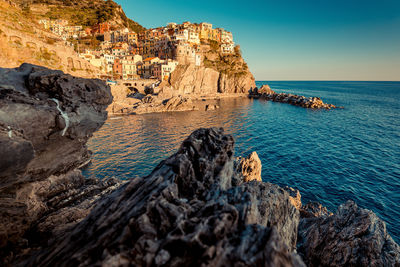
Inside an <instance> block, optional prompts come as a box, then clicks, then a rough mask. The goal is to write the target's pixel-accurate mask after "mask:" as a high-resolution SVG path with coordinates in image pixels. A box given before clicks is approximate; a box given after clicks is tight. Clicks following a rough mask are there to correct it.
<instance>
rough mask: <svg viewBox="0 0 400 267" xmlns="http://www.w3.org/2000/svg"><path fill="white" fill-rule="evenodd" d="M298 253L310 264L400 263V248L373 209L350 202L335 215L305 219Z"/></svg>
mask: <svg viewBox="0 0 400 267" xmlns="http://www.w3.org/2000/svg"><path fill="white" fill-rule="evenodd" d="M298 248H299V252H300V253H301V254H303V259H304V260H305V262H306V263H307V265H308V266H310V267H313V266H400V247H399V245H397V244H396V243H395V242H394V241H393V239H392V238H391V237H390V236H389V234H388V233H387V231H386V224H385V223H384V222H383V221H382V220H381V219H379V218H378V217H377V216H376V214H375V213H373V212H372V211H369V210H366V209H362V208H359V207H358V206H357V205H356V204H355V203H354V202H352V201H348V202H346V203H345V204H343V205H341V206H340V207H339V208H338V210H337V212H336V213H335V214H334V215H331V216H327V214H326V213H325V212H322V213H321V214H320V215H316V217H309V218H303V219H302V220H301V222H300V225H299V244H298Z"/></svg>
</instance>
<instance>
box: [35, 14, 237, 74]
mask: <svg viewBox="0 0 400 267" xmlns="http://www.w3.org/2000/svg"><path fill="white" fill-rule="evenodd" d="M40 23H41V24H43V25H44V27H45V28H47V29H50V30H51V31H53V32H54V33H56V34H58V35H60V36H62V37H63V39H64V37H67V39H69V38H77V39H79V38H83V37H85V36H88V35H92V36H93V35H94V36H96V38H97V39H98V40H100V41H101V43H100V47H99V48H98V49H97V50H95V51H92V50H86V51H85V53H83V54H80V56H81V57H82V58H84V59H86V60H88V61H89V62H90V63H91V64H92V65H94V66H96V67H99V68H100V69H101V70H103V71H104V72H105V73H106V74H107V75H109V76H110V77H112V78H114V79H123V80H129V79H138V78H145V79H148V78H157V79H159V80H164V79H168V77H169V75H170V73H171V72H172V71H174V69H175V68H176V66H177V65H179V64H194V65H196V66H201V64H202V62H203V59H204V54H205V53H206V52H208V51H209V50H210V49H213V50H216V51H215V52H219V53H222V54H232V53H234V47H235V43H234V41H233V35H232V33H231V32H229V31H226V30H224V29H222V28H216V29H214V28H213V25H212V24H210V23H204V22H203V23H190V22H184V23H182V24H176V23H169V24H168V25H167V26H165V27H159V28H154V29H149V30H146V31H143V32H140V33H138V34H137V33H135V32H132V31H129V30H128V29H118V30H114V28H116V27H111V25H109V24H108V23H101V24H98V25H95V26H93V27H91V28H86V29H83V28H82V27H81V26H68V22H66V21H62V20H57V21H49V20H42V21H40ZM74 27H75V28H74ZM71 36H72V37H71Z"/></svg>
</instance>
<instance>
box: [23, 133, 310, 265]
mask: <svg viewBox="0 0 400 267" xmlns="http://www.w3.org/2000/svg"><path fill="white" fill-rule="evenodd" d="M233 149H234V141H233V138H232V136H229V135H225V134H224V132H223V130H222V129H199V130H197V131H195V132H194V133H193V134H192V135H190V136H189V138H187V139H186V140H185V141H184V142H183V144H182V146H181V148H180V149H179V151H178V152H177V153H176V154H174V155H172V156H171V157H169V158H168V159H167V160H164V161H162V162H161V163H160V164H159V165H158V166H157V167H156V168H155V169H154V171H153V172H152V173H151V174H150V175H149V176H147V177H144V178H137V179H133V180H131V181H130V182H129V183H128V184H125V185H123V186H122V187H120V188H119V189H118V190H117V191H115V192H114V193H113V194H112V195H110V196H109V197H107V198H105V199H103V200H102V201H100V202H99V203H98V204H97V206H96V207H95V208H94V209H93V210H92V212H91V213H90V215H89V216H88V217H87V218H86V219H85V220H83V221H82V222H80V223H79V224H78V225H77V226H76V227H75V228H74V229H73V230H72V231H71V232H70V233H69V234H67V235H65V236H64V237H63V238H61V239H58V240H55V241H54V243H52V244H50V246H49V247H48V248H45V249H44V250H42V251H41V252H39V253H37V254H36V255H35V256H34V257H32V258H31V259H29V260H28V261H27V262H24V263H23V264H22V265H28V266H36V265H38V264H40V265H41V266H54V265H57V266H77V265H79V266H93V265H102V266H127V265H131V266H159V265H167V266H233V265H240V266H304V264H303V263H302V261H301V259H300V258H299V257H298V256H297V255H296V254H295V253H293V252H291V251H292V250H293V249H294V248H295V244H296V233H297V224H298V221H299V212H298V210H297V209H296V208H295V207H294V206H293V205H292V204H291V203H290V201H289V194H288V193H287V192H286V191H284V190H283V189H281V188H280V187H278V186H276V185H272V184H270V183H263V182H256V181H252V182H248V183H242V184H241V185H239V186H236V187H235V186H232V181H233V177H234V176H239V177H240V174H238V173H235V171H234V167H233V166H234V157H233V152H234V151H233ZM241 178H243V177H241ZM235 179H239V178H238V177H236V178H235Z"/></svg>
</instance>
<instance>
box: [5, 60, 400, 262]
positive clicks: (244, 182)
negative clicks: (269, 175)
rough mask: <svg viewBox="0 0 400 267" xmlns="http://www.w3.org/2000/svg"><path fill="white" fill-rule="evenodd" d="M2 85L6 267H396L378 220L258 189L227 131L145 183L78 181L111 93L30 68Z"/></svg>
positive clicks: (199, 137) (268, 187)
mask: <svg viewBox="0 0 400 267" xmlns="http://www.w3.org/2000/svg"><path fill="white" fill-rule="evenodd" d="M0 81H1V83H0V158H1V159H2V160H1V161H0V249H1V250H0V259H1V264H2V265H6V266H7V265H9V266H38V265H40V266H55V265H57V266H58V265H60V266H78V265H79V266H99V265H102V266H129V265H133V266H160V265H167V266H182V265H183V266H231V265H240V266H305V264H304V262H305V263H307V264H308V265H309V266H371V265H372V266H400V248H399V246H398V245H397V244H396V243H395V242H394V241H393V239H392V238H391V237H390V236H389V234H388V233H387V231H386V226H385V223H384V222H383V221H381V220H380V219H379V218H378V217H377V216H376V215H375V214H374V213H373V212H371V211H368V210H365V209H361V208H359V207H358V206H357V205H356V204H355V203H353V202H351V201H350V202H347V203H346V204H343V205H342V206H340V207H339V208H338V211H337V212H336V213H335V214H332V213H330V212H328V210H327V209H326V208H324V207H323V206H322V205H320V204H317V203H310V204H307V205H304V206H303V205H302V204H301V195H300V192H299V191H298V190H295V189H292V188H289V187H285V188H281V187H279V186H277V185H273V184H271V183H267V182H262V181H261V161H260V160H259V158H258V156H257V154H256V153H252V154H250V155H249V156H248V157H247V158H235V157H234V140H233V137H232V136H230V135H226V134H225V133H224V131H223V129H217V128H211V129H199V130H196V131H195V132H193V133H192V134H191V135H190V136H189V137H188V138H187V139H186V140H185V141H184V142H183V144H182V145H181V147H180V149H179V150H178V151H177V152H176V153H175V154H173V155H172V156H170V157H169V158H167V159H166V160H164V161H162V162H161V163H160V164H159V165H158V166H157V167H156V168H155V169H154V170H153V172H152V173H150V174H149V175H148V176H146V177H141V178H135V179H132V180H130V181H129V182H126V183H121V182H118V181H117V180H116V179H113V178H111V179H108V180H105V181H99V180H97V179H95V178H90V179H85V178H84V177H83V176H82V174H81V172H80V170H79V168H80V167H81V166H82V165H84V164H86V163H87V161H88V160H89V159H90V152H89V151H88V150H87V148H86V146H85V144H86V141H87V140H88V138H89V137H90V136H91V135H92V133H93V132H94V131H96V130H97V129H98V128H99V127H100V126H101V125H102V124H103V123H104V120H105V119H106V115H107V114H106V111H105V109H106V107H107V105H109V104H110V103H111V100H112V97H111V94H110V89H109V87H108V86H107V85H106V84H105V83H103V82H102V81H99V80H86V79H82V78H75V77H72V76H70V75H67V74H64V73H62V72H61V71H53V70H49V69H46V68H43V67H37V66H33V65H29V64H23V65H21V67H19V68H17V69H0ZM264 89H265V90H267V89H268V88H264ZM141 101H142V102H143V103H144V104H151V103H153V99H152V96H146V97H144V98H143V99H142V100H141ZM169 101H171V102H169ZM169 101H167V102H166V103H163V105H164V106H166V107H167V109H168V107H170V106H174V107H176V106H179V105H178V104H177V103H181V102H182V101H183V100H182V99H179V98H171V99H170V100H169ZM296 251H298V252H299V254H297V252H296ZM300 256H302V257H303V259H302V258H301V257H300ZM303 260H304V262H303Z"/></svg>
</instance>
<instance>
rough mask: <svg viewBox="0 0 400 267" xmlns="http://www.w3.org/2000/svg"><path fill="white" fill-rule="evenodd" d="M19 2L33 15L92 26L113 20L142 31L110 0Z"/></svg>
mask: <svg viewBox="0 0 400 267" xmlns="http://www.w3.org/2000/svg"><path fill="white" fill-rule="evenodd" d="M18 2H19V4H20V5H21V6H22V7H23V8H24V9H25V10H30V12H32V13H33V14H35V15H39V16H40V17H45V18H49V19H65V20H68V21H69V22H70V23H71V24H73V25H83V26H93V25H95V24H97V23H102V22H106V21H107V22H113V23H114V24H115V25H118V26H119V27H127V28H129V29H131V30H133V31H135V32H141V31H144V30H145V28H144V27H143V26H141V25H140V24H139V23H137V22H135V21H133V20H131V19H129V18H128V17H127V16H126V15H125V12H124V11H123V10H122V8H121V6H120V5H118V4H117V3H115V2H113V1H112V0H19V1H18Z"/></svg>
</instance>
